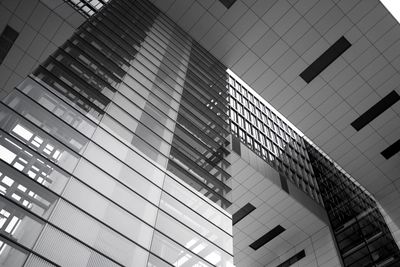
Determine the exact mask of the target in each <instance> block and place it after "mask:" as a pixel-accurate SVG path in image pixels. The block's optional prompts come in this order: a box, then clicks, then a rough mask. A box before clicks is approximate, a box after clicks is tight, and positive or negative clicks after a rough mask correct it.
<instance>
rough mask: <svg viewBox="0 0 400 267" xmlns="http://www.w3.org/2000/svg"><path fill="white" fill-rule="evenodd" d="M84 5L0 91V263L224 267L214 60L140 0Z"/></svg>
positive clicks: (220, 126) (226, 225) (225, 119)
mask: <svg viewBox="0 0 400 267" xmlns="http://www.w3.org/2000/svg"><path fill="white" fill-rule="evenodd" d="M89 15H93V16H91V17H90V19H89V20H87V21H86V22H85V23H84V24H82V25H81V26H80V28H79V29H78V30H77V31H76V32H75V33H74V35H73V36H72V37H71V38H69V39H68V41H67V42H66V43H64V44H63V45H62V46H61V47H59V48H58V49H57V50H56V51H55V52H54V53H53V54H52V55H51V56H50V57H49V58H48V59H47V60H45V61H44V62H43V63H42V64H41V65H40V66H39V67H38V68H37V69H36V70H35V71H34V72H33V74H32V75H30V76H29V77H27V78H26V79H25V80H24V81H23V82H22V83H21V84H20V85H18V86H17V88H16V89H15V90H13V91H12V92H11V93H10V94H9V95H8V96H7V97H6V98H5V99H4V100H3V102H2V104H1V112H0V114H1V115H0V118H1V119H0V121H1V122H0V124H1V145H0V149H1V153H0V154H1V162H0V163H1V186H0V190H1V196H0V198H1V211H0V212H1V221H0V229H1V248H0V255H1V264H2V266H22V265H24V266H170V265H174V266H227V267H228V266H233V257H232V254H233V251H232V249H233V247H232V224H231V215H229V213H227V212H226V211H225V210H224V209H223V207H227V206H229V205H230V201H229V200H228V192H229V191H230V188H229V185H228V180H229V175H228V173H227V172H226V168H227V167H228V166H229V163H228V162H227V161H226V160H225V159H224V157H225V155H227V153H228V151H227V150H226V149H225V146H226V145H227V144H228V143H229V142H228V140H227V138H228V136H229V114H228V113H229V109H228V106H227V103H228V102H227V99H228V91H227V86H226V82H227V74H226V71H225V68H224V66H223V65H222V64H221V63H219V62H218V61H217V60H216V59H215V58H213V57H212V56H211V55H210V54H209V53H207V52H206V51H205V50H204V49H202V48H201V47H200V46H199V45H198V44H197V43H196V42H195V41H193V39H191V38H190V37H189V36H188V35H187V34H186V33H184V32H183V31H182V30H180V29H179V27H177V26H176V25H175V24H174V23H172V22H171V21H170V20H169V19H168V18H167V17H166V16H165V15H163V14H162V13H160V12H159V11H158V10H157V9H156V8H155V7H154V6H153V5H151V4H150V3H147V2H145V1H111V2H110V3H109V4H108V5H106V6H104V7H103V8H102V9H101V10H100V11H99V12H98V13H96V14H91V13H90V14H89ZM211 70H212V71H211ZM182 181H184V182H182Z"/></svg>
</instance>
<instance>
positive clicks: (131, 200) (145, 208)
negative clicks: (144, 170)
mask: <svg viewBox="0 0 400 267" xmlns="http://www.w3.org/2000/svg"><path fill="white" fill-rule="evenodd" d="M75 175H76V176H77V177H79V179H80V180H82V181H84V182H85V183H87V184H88V185H90V186H91V187H93V188H94V189H95V190H97V191H99V192H100V193H101V194H103V195H105V196H106V197H108V198H110V199H112V200H113V201H115V202H116V203H118V204H119V205H121V206H122V207H124V208H125V209H127V210H129V211H130V212H132V213H133V214H135V215H137V216H138V217H139V218H141V219H143V220H145V221H146V222H148V223H149V224H151V225H153V224H154V222H155V220H156V214H157V209H156V207H155V206H154V205H152V204H150V202H152V203H155V204H158V202H159V199H160V194H161V190H160V189H159V188H158V187H156V186H154V185H152V184H151V183H150V182H148V181H146V180H145V179H142V180H135V179H133V181H132V184H135V187H133V189H134V192H133V191H132V190H133V189H132V190H130V189H128V188H127V187H126V186H124V185H123V184H122V183H119V182H118V181H117V180H115V179H114V178H112V177H111V176H109V175H108V174H106V173H105V172H103V171H101V170H100V169H98V168H97V167H96V166H94V165H93V164H91V163H89V162H88V161H86V160H83V159H82V160H81V161H80V162H79V164H78V166H77V167H76V169H75ZM92 177H96V179H92ZM135 192H136V193H137V194H136V193H135ZM139 195H141V196H142V197H140V196H139ZM145 199H147V200H149V201H150V202H148V201H146V200H145Z"/></svg>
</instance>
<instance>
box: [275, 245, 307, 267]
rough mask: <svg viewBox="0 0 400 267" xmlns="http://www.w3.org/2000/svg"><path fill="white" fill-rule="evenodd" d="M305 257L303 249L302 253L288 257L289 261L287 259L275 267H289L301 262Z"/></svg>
mask: <svg viewBox="0 0 400 267" xmlns="http://www.w3.org/2000/svg"><path fill="white" fill-rule="evenodd" d="M305 256H306V252H305V251H304V249H303V250H302V251H300V252H299V253H297V254H296V255H294V256H292V257H290V258H289V259H287V260H286V261H284V262H282V263H281V264H279V265H278V266H276V267H289V266H291V265H292V264H294V263H296V262H298V261H299V260H301V259H302V258H304V257H305Z"/></svg>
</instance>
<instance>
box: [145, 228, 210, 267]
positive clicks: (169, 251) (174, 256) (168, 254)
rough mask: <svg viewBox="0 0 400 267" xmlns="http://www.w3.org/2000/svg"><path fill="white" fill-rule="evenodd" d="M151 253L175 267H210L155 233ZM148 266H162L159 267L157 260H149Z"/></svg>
mask: <svg viewBox="0 0 400 267" xmlns="http://www.w3.org/2000/svg"><path fill="white" fill-rule="evenodd" d="M151 251H152V252H153V253H155V254H156V255H157V256H159V257H160V258H162V259H164V260H165V261H167V262H169V263H170V264H172V265H173V266H177V267H189V266H190V267H191V266H199V267H211V266H212V265H211V264H209V263H207V262H204V261H203V260H201V258H199V257H197V256H196V255H194V254H192V253H190V252H189V251H188V250H185V249H184V248H183V247H182V246H180V245H178V244H177V243H176V242H174V241H172V240H171V239H169V238H168V237H166V236H164V235H163V234H161V233H159V232H157V231H155V232H154V236H153V242H152V245H151ZM150 264H153V265H148V266H164V265H160V261H157V258H154V259H150ZM168 266H169V265H168Z"/></svg>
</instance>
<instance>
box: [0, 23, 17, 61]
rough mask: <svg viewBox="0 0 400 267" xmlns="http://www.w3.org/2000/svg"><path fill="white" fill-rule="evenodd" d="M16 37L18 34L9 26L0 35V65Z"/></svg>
mask: <svg viewBox="0 0 400 267" xmlns="http://www.w3.org/2000/svg"><path fill="white" fill-rule="evenodd" d="M18 35H19V33H18V32H17V31H16V30H14V29H13V28H11V27H10V26H8V25H7V26H6V27H5V28H4V30H3V32H2V33H1V35H0V64H1V63H3V60H4V59H5V58H6V56H7V54H8V52H9V51H10V49H11V47H12V46H13V44H14V42H15V40H16V39H17V38H18Z"/></svg>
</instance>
